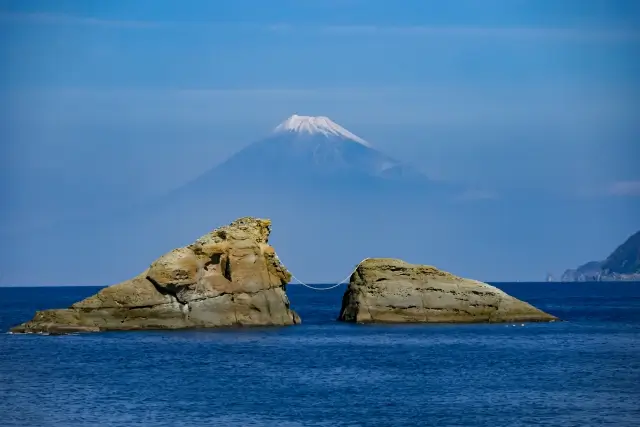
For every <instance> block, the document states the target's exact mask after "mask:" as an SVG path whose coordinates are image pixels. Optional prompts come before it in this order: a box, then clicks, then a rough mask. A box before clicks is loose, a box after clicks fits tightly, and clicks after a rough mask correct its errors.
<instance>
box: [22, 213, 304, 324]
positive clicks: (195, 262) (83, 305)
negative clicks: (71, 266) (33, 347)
mask: <svg viewBox="0 0 640 427" xmlns="http://www.w3.org/2000/svg"><path fill="white" fill-rule="evenodd" d="M270 229H271V221H269V220H264V219H256V218H249V217H247V218H241V219H238V220H236V221H234V222H233V223H231V224H230V225H228V226H224V227H221V228H218V229H216V230H214V231H212V232H211V233H208V234H206V235H205V236H203V237H201V238H200V239H198V240H196V241H195V242H194V243H192V244H190V245H188V246H186V247H183V248H178V249H174V250H173V251H171V252H169V253H167V254H165V255H163V256H161V257H160V258H158V259H157V260H156V261H154V262H153V263H152V264H151V266H149V268H148V269H147V270H145V271H144V272H143V273H141V274H140V275H138V276H136V277H134V278H133V279H131V280H127V281H125V282H122V283H120V284H117V285H113V286H110V287H107V288H104V289H102V290H101V291H100V292H98V293H97V294H95V295H93V296H91V297H89V298H86V299H84V300H82V301H80V302H77V303H75V304H73V305H72V306H71V307H70V308H68V309H61V310H44V311H39V312H37V313H36V315H35V317H34V318H33V319H32V320H30V321H28V322H26V323H24V324H22V325H19V326H16V327H15V328H13V329H12V332H18V333H19V332H48V333H65V332H74V331H81V332H88V331H106V330H131V329H181V328H211V327H221V326H259V325H293V324H297V323H300V318H299V317H298V315H297V314H296V313H295V312H294V311H292V310H291V309H290V305H289V299H288V298H287V295H286V293H285V285H286V284H287V283H288V282H289V280H290V279H291V275H290V273H289V272H288V271H287V270H286V269H285V267H284V266H283V265H282V264H281V263H280V261H279V260H278V258H277V257H276V256H275V252H274V250H273V248H272V247H271V246H269V244H268V238H269V233H270Z"/></svg>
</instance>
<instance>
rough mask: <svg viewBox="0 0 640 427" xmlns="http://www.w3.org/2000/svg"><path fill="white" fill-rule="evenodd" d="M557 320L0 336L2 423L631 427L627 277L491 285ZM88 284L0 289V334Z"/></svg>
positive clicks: (314, 318) (632, 304)
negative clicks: (607, 280) (603, 280)
mask: <svg viewBox="0 0 640 427" xmlns="http://www.w3.org/2000/svg"><path fill="white" fill-rule="evenodd" d="M498 286H499V287H501V288H502V289H504V290H505V291H507V292H509V293H511V294H512V295H514V296H516V297H519V298H522V299H525V300H527V301H529V302H530V303H532V304H534V305H536V306H538V307H540V308H542V309H543V310H546V311H548V312H550V313H553V314H555V315H557V316H559V317H560V318H562V319H564V320H565V321H564V322H557V323H544V324H526V325H524V326H521V325H520V324H518V325H411V326H407V325H403V326H364V325H352V324H343V323H339V322H336V321H335V318H336V317H337V314H338V310H339V306H340V300H341V296H342V292H343V290H344V288H343V287H341V288H338V289H335V290H332V291H326V292H314V291H311V290H308V289H306V288H302V287H299V286H289V288H288V293H289V296H290V299H291V301H292V304H293V307H294V308H295V309H296V310H297V311H298V312H299V313H300V315H301V316H302V319H303V322H304V323H303V324H302V325H300V326H295V327H284V328H257V329H233V330H199V331H143V332H109V333H98V334H81V335H64V336H36V335H10V334H5V333H2V334H0V425H2V426H7V427H9V426H20V427H23V426H56V427H57V426H64V427H70V426H87V427H98V426H230V427H234V426H285V427H286V426H292V427H293V426H296V427H297V426H431V425H433V426H492V427H496V426H531V425H548V426H581V427H582V426H598V425H614V426H637V425H640V283H582V284H579V283H576V284H561V283H535V284H533V283H518V284H515V283H514V284H499V285H498ZM97 289H98V288H90V287H47V288H45V287H41V288H0V330H1V331H2V332H6V331H7V330H8V329H9V327H11V326H13V325H15V324H17V323H20V322H22V321H25V320H28V319H30V318H31V317H32V316H33V313H34V311H35V310H39V309H45V308H54V307H66V306H68V305H70V304H71V303H73V302H75V301H77V300H79V299H81V298H83V297H86V296H88V295H90V294H93V293H95V292H96V291H97Z"/></svg>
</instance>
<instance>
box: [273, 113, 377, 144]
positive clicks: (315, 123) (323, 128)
mask: <svg viewBox="0 0 640 427" xmlns="http://www.w3.org/2000/svg"><path fill="white" fill-rule="evenodd" d="M274 132H276V133H280V132H299V133H308V134H310V135H318V134H320V135H325V136H337V137H340V138H345V139H348V140H351V141H354V142H357V143H359V144H362V145H364V146H366V147H370V146H371V144H369V143H368V142H367V141H365V140H364V139H362V138H360V137H359V136H357V135H355V134H353V133H351V132H349V131H348V130H346V129H345V128H343V127H342V126H340V125H339V124H337V123H336V122H334V121H332V120H331V119H329V118H328V117H325V116H299V115H297V114H294V115H293V116H291V117H289V118H288V119H287V120H285V121H284V122H282V123H280V124H279V125H278V126H276V128H275V129H274Z"/></svg>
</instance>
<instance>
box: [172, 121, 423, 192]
mask: <svg viewBox="0 0 640 427" xmlns="http://www.w3.org/2000/svg"><path fill="white" fill-rule="evenodd" d="M220 181H226V182H228V184H227V185H230V186H232V187H233V188H234V189H235V191H236V192H238V191H241V192H249V193H255V192H264V191H269V192H271V193H274V192H276V193H280V192H299V191H302V192H304V193H305V194H308V192H309V191H310V190H313V191H316V192H319V193H320V192H323V193H326V194H327V195H331V196H333V197H338V198H339V197H340V196H346V197H349V198H351V197H354V196H357V195H358V194H361V192H364V193H370V192H372V191H373V192H378V191H382V190H383V189H393V190H395V191H398V190H400V189H405V190H406V189H408V188H409V187H415V186H425V185H427V184H429V181H428V180H427V178H426V177H425V176H424V175H422V174H420V173H419V172H418V171H417V170H415V169H414V168H413V167H411V166H410V165H407V164H405V163H403V162H400V161H398V160H396V159H394V158H392V157H390V156H388V155H386V154H384V153H382V152H380V151H378V150H377V149H375V148H374V147H373V146H372V145H371V144H370V143H369V142H367V141H365V140H364V139H362V138H360V137H359V136H357V135H355V134H353V133H351V132H350V131H348V130H347V129H345V128H343V127H342V126H340V125H339V124H337V123H335V122H333V121H332V120H331V119H329V118H328V117H323V116H320V117H312V116H299V115H293V116H291V117H289V118H288V119H286V120H285V121H283V122H282V123H280V124H279V125H278V126H276V127H275V129H273V131H272V132H271V134H270V135H268V136H267V137H266V138H264V139H263V140H260V141H258V142H255V143H253V144H250V145H249V146H247V147H245V148H244V149H242V150H240V151H239V152H238V153H236V154H235V155H233V156H231V157H230V158H229V159H227V160H226V161H225V162H223V163H222V164H220V165H218V166H217V167H214V168H213V169H211V170H209V171H208V172H206V173H204V174H203V175H201V176H200V177H198V178H196V179H195V180H194V181H192V182H190V183H187V184H186V185H184V186H183V187H181V188H180V189H178V190H176V191H175V192H174V195H175V194H179V193H182V192H191V191H194V190H195V191H200V190H202V187H206V186H208V185H212V184H213V183H214V182H220ZM361 195H363V194H361Z"/></svg>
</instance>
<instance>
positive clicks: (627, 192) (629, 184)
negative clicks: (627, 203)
mask: <svg viewBox="0 0 640 427" xmlns="http://www.w3.org/2000/svg"><path fill="white" fill-rule="evenodd" d="M608 192H609V194H610V195H613V196H640V181H618V182H614V183H613V184H611V186H610V187H609V191H608Z"/></svg>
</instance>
